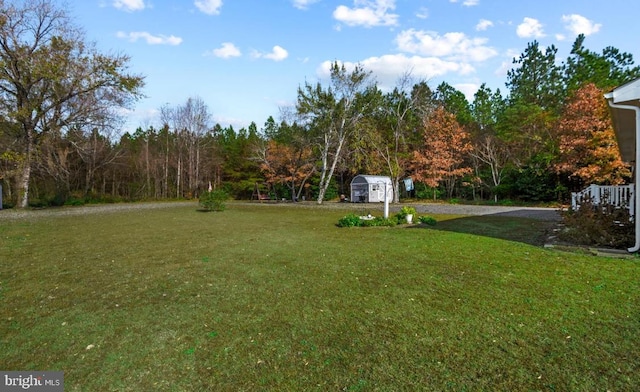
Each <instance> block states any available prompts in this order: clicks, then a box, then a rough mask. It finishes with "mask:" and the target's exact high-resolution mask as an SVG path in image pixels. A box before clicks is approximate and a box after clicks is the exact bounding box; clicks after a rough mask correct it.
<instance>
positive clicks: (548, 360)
mask: <svg viewBox="0 0 640 392" xmlns="http://www.w3.org/2000/svg"><path fill="white" fill-rule="evenodd" d="M347 212H349V211H348V210H331V209H313V208H294V207H286V206H281V205H278V206H266V205H255V206H242V205H236V204H230V205H229V206H228V208H227V210H226V211H224V212H221V213H220V212H211V213H203V212H199V211H197V210H196V207H195V204H189V205H185V206H184V207H173V208H164V209H156V210H140V211H126V212H114V213H109V214H91V215H86V216H54V217H42V218H37V219H35V218H28V219H22V220H4V221H3V220H2V214H0V301H1V302H0V338H1V343H0V347H1V350H0V369H3V370H62V371H64V372H65V391H109V390H113V391H260V390H274V391H416V390H429V391H430V390H434V391H436V390H437V391H440V390H444V391H449V390H450V391H529V390H531V391H538V390H539V391H606V390H611V391H633V390H638V389H639V388H640V373H638V369H639V368H640V350H639V346H638V342H639V338H638V336H640V307H639V304H640V265H639V264H638V262H637V261H636V260H621V259H613V258H604V257H595V256H588V255H580V254H573V253H563V252H559V251H552V250H545V249H543V248H541V247H539V246H534V245H531V244H534V243H537V242H538V241H537V240H534V239H536V238H540V234H541V233H540V230H541V227H540V226H539V225H537V224H536V223H535V222H533V221H529V220H526V219H518V218H498V217H485V218H478V217H475V218H464V217H455V218H457V219H450V220H448V221H445V220H446V219H448V218H452V217H445V216H436V218H437V219H438V221H439V223H438V225H436V226H435V227H434V228H415V229H408V228H407V227H404V226H398V227H394V228H383V227H373V228H351V229H347V228H338V227H336V226H335V223H336V222H337V221H338V219H339V218H340V217H342V216H343V215H345V214H346V213H347ZM483 225H484V226H483ZM483 227H485V228H486V229H487V230H484V231H483V230H482V228H483ZM477 233H483V234H485V235H479V234H477ZM487 235H488V236H487Z"/></svg>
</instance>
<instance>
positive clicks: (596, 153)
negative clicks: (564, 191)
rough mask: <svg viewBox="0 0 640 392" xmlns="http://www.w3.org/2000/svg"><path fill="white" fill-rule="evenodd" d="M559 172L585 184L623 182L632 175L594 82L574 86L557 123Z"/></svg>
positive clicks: (605, 105)
mask: <svg viewBox="0 0 640 392" xmlns="http://www.w3.org/2000/svg"><path fill="white" fill-rule="evenodd" d="M557 129H558V146H559V151H560V155H559V160H558V162H557V163H556V164H555V169H556V171H557V172H558V173H563V174H566V175H568V176H569V177H574V178H578V179H580V180H581V181H582V182H583V183H584V184H592V183H593V184H611V185H617V184H621V183H624V182H625V178H627V177H629V176H630V175H631V172H630V170H629V167H628V166H627V165H626V164H625V163H624V162H623V161H622V159H621V158H620V152H619V150H618V144H617V141H616V136H615V133H614V131H613V127H612V124H611V119H610V116H609V111H608V108H607V104H606V101H605V99H604V98H603V92H602V91H601V90H600V89H598V88H597V87H596V86H595V85H594V84H593V83H589V84H586V85H585V86H583V87H582V88H580V89H578V90H576V92H575V93H574V95H573V96H572V97H571V98H570V99H569V101H568V102H567V104H566V105H565V107H564V111H563V114H562V117H561V118H560V121H559V123H558V128H557Z"/></svg>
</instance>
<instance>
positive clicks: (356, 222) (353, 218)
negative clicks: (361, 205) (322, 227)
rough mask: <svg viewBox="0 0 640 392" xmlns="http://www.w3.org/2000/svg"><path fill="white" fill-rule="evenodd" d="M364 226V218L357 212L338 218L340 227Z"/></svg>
mask: <svg viewBox="0 0 640 392" xmlns="http://www.w3.org/2000/svg"><path fill="white" fill-rule="evenodd" d="M358 226H362V220H361V219H360V217H359V216H358V215H356V214H353V213H352V214H347V215H345V216H343V217H342V218H340V219H339V220H338V227H358Z"/></svg>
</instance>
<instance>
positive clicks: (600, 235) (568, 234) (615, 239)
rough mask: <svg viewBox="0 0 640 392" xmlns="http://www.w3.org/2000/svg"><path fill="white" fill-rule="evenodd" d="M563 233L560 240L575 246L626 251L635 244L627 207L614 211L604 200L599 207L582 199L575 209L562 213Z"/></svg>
mask: <svg viewBox="0 0 640 392" xmlns="http://www.w3.org/2000/svg"><path fill="white" fill-rule="evenodd" d="M562 220H563V223H564V225H565V230H564V231H562V232H560V233H559V235H558V236H559V238H560V239H561V240H563V241H567V242H571V243H573V244H577V245H590V246H605V247H612V248H627V247H630V246H632V245H633V243H634V231H635V230H634V229H635V228H634V223H633V220H632V219H631V217H630V215H629V210H628V209H627V208H615V207H613V206H610V205H608V204H607V203H606V201H604V202H603V203H602V204H601V205H597V204H594V203H593V201H592V200H583V201H582V203H581V204H580V207H579V208H578V209H577V210H571V209H570V210H569V211H566V212H564V213H563V214H562Z"/></svg>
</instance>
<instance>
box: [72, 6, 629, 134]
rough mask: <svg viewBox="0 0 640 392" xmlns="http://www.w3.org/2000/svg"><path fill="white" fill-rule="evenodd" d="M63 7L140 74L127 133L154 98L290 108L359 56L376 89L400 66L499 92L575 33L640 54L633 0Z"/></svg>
mask: <svg viewBox="0 0 640 392" xmlns="http://www.w3.org/2000/svg"><path fill="white" fill-rule="evenodd" d="M69 5H70V9H69V11H70V12H71V14H72V15H73V16H74V18H75V21H76V23H77V24H78V25H79V26H82V27H83V28H84V30H85V32H86V34H87V39H88V40H90V41H95V42H96V43H97V45H98V47H99V48H100V50H102V51H103V52H112V53H124V54H127V55H129V56H131V63H130V64H131V71H132V72H134V73H139V74H142V75H144V76H145V77H146V80H145V82H146V86H145V89H144V94H145V95H146V96H147V98H144V99H142V100H141V101H139V102H138V103H137V104H136V106H135V109H134V110H133V111H131V112H130V113H128V114H127V117H128V122H127V125H126V129H124V130H123V131H133V130H135V128H136V127H138V126H142V127H146V126H148V125H153V126H156V127H157V126H159V125H160V121H159V116H158V112H159V108H160V107H161V106H162V105H166V104H168V105H171V106H176V105H181V104H184V102H185V101H186V100H187V99H188V98H189V97H199V98H201V99H202V100H203V101H204V102H205V103H206V104H207V106H208V108H209V110H210V112H211V114H212V117H213V122H214V123H219V124H221V125H222V126H228V125H232V126H233V127H234V128H235V129H239V128H241V127H246V126H248V125H249V124H250V123H251V122H252V121H253V122H255V123H256V124H257V125H258V128H262V126H263V125H264V122H265V121H266V120H267V118H268V117H269V116H270V115H271V116H273V117H274V118H275V119H276V121H278V120H279V119H280V109H281V108H286V107H291V106H292V105H294V104H295V100H296V94H297V88H298V87H299V86H301V85H304V83H305V82H309V83H316V82H318V81H320V82H321V83H323V84H325V85H327V75H328V65H329V64H330V63H331V62H333V61H339V62H344V63H345V64H347V65H350V64H355V63H360V64H362V65H363V66H364V67H365V68H366V69H367V70H370V71H372V72H373V74H374V76H375V78H376V80H377V82H378V86H379V87H380V88H381V89H383V90H385V91H386V89H389V88H392V87H393V86H394V85H395V84H396V82H397V80H398V78H399V77H400V76H401V75H402V74H404V73H406V72H411V75H412V76H413V77H414V78H416V80H419V79H422V80H426V81H427V82H428V83H429V85H431V87H432V88H435V87H436V86H437V85H438V84H439V83H440V82H442V81H446V82H447V83H449V84H451V85H453V86H454V87H456V88H458V89H459V90H461V91H463V92H464V93H465V94H466V95H467V96H468V97H469V98H471V97H472V96H473V93H474V92H475V91H476V90H477V88H478V87H479V86H480V85H481V84H482V83H487V85H488V86H489V87H491V88H492V89H493V90H495V89H496V88H500V90H501V91H502V92H503V94H505V93H506V88H505V82H506V73H507V71H508V69H510V67H511V66H512V60H513V58H514V57H518V56H519V55H520V54H521V53H522V52H523V51H524V49H525V48H526V46H527V43H529V42H532V41H533V40H537V41H538V42H539V43H540V46H541V47H542V48H545V47H547V46H550V45H555V46H556V47H558V59H559V60H564V59H565V58H566V57H567V56H568V55H569V51H570V48H571V44H572V43H573V41H574V40H575V37H576V36H577V35H578V34H579V33H583V34H585V35H586V36H587V38H586V40H585V46H586V47H587V48H589V49H590V50H594V51H597V52H600V51H601V50H602V49H603V48H604V47H606V46H614V47H616V48H618V49H620V50H621V51H624V52H629V53H631V54H633V56H634V59H635V61H636V63H639V61H640V47H639V46H638V42H639V41H638V37H640V26H639V25H640V23H638V21H637V15H639V14H640V2H637V1H634V0H608V1H601V0H71V1H70V3H69Z"/></svg>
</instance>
